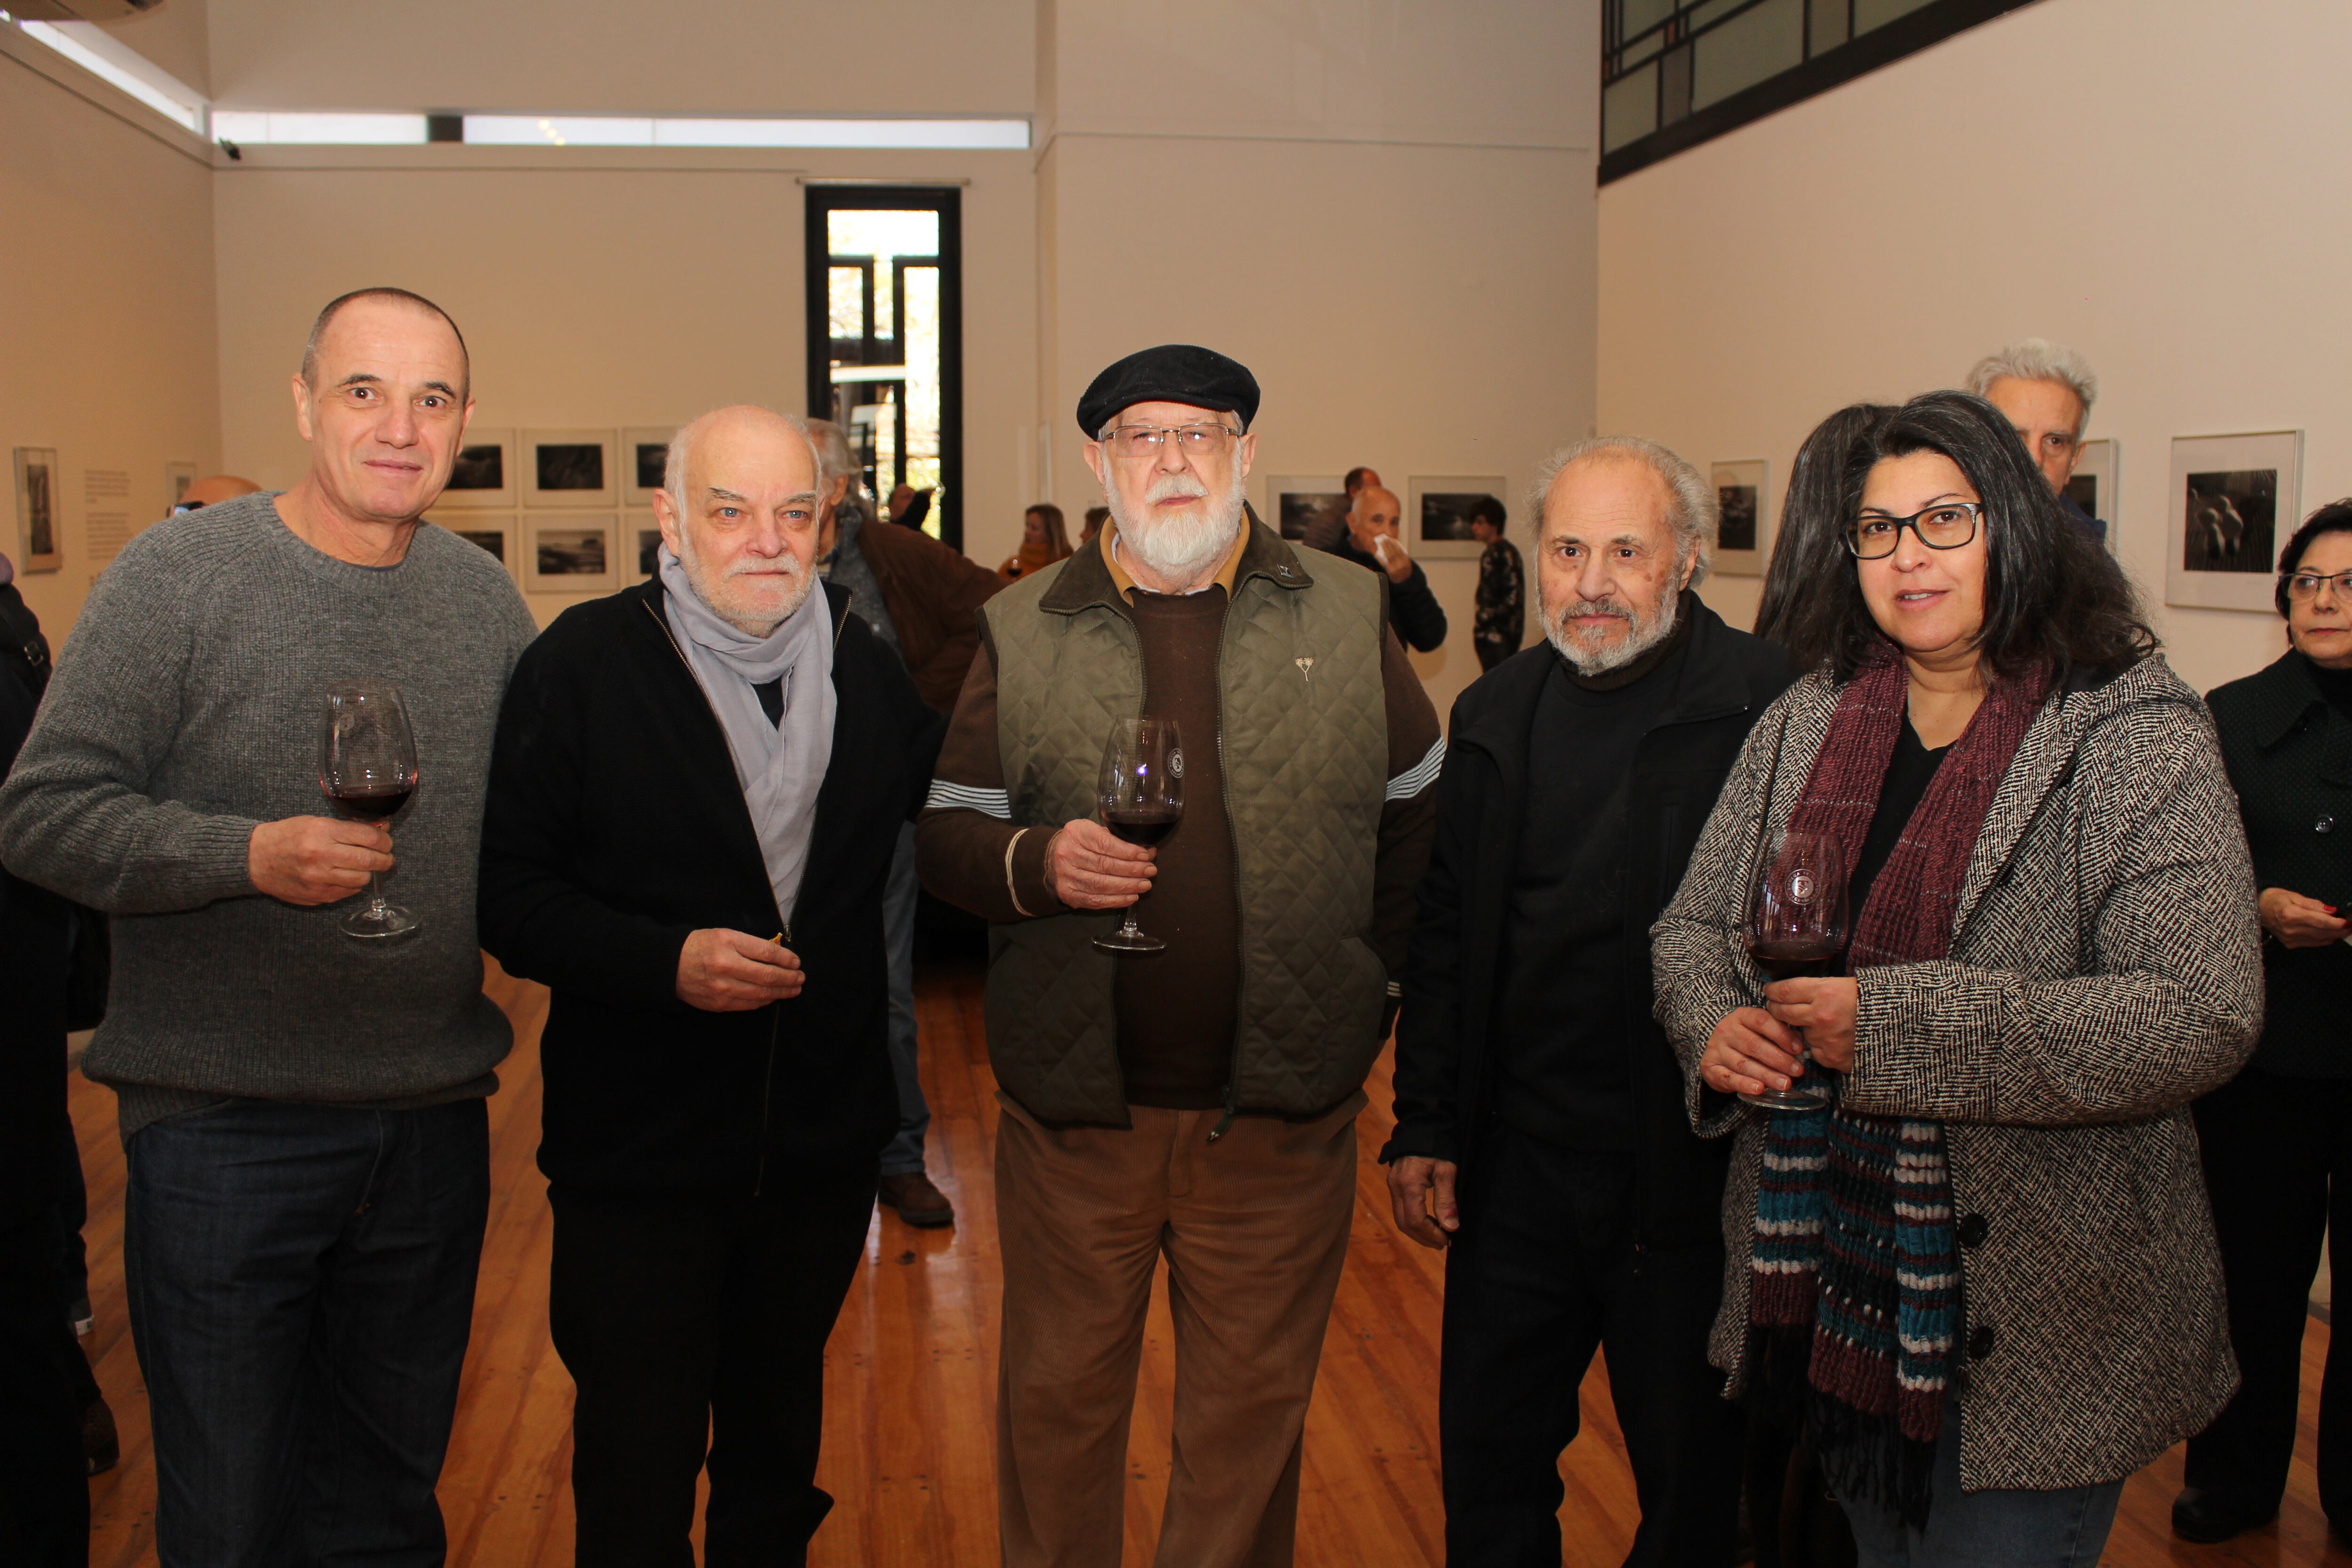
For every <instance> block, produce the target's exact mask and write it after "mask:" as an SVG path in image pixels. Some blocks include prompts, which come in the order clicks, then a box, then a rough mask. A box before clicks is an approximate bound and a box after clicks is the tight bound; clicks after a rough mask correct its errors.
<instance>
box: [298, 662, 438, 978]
mask: <svg viewBox="0 0 2352 1568" xmlns="http://www.w3.org/2000/svg"><path fill="white" fill-rule="evenodd" d="M319 790H320V794H322V795H325V796H326V797H327V799H328V800H329V801H330V802H331V803H332V805H334V808H335V810H336V811H337V812H338V813H340V814H341V815H342V816H347V817H349V818H351V819H352V821H354V822H388V821H390V820H391V818H392V816H393V815H394V813H396V812H397V811H399V810H400V808H401V807H402V806H404V805H407V804H408V797H409V796H410V795H414V794H415V793H416V740H415V736H414V735H412V734H411V733H410V731H409V728H408V710H407V709H406V708H404V706H402V704H401V700H400V688H398V687H396V686H393V685H389V684H387V683H385V682H383V681H372V680H366V681H354V682H352V683H351V684H349V685H346V686H338V687H336V688H334V689H332V690H331V691H329V692H328V693H327V710H326V713H325V714H324V716H323V717H322V718H321V720H320V725H319ZM338 923H339V924H341V927H342V929H343V934H344V935H345V936H355V937H359V938H361V939H362V940H367V941H373V940H375V939H378V938H382V937H393V936H406V935H407V934H408V933H409V932H410V931H415V929H416V926H417V921H416V917H415V915H412V914H410V913H409V912H408V911H407V910H404V909H402V908H401V907H400V906H399V905H397V904H393V903H387V902H385V901H384V896H383V887H382V886H381V885H380V884H379V883H378V882H377V880H376V878H375V874H374V873H373V872H370V873H369V874H368V901H367V903H366V905H365V907H363V908H361V909H357V910H352V912H351V913H350V914H347V915H345V916H344V917H343V918H342V920H341V921H340V922H338Z"/></svg>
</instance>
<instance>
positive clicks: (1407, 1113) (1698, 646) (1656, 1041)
mask: <svg viewBox="0 0 2352 1568" xmlns="http://www.w3.org/2000/svg"><path fill="white" fill-rule="evenodd" d="M1685 603H1686V604H1687V605H1688V606H1689V613H1690V615H1691V616H1692V625H1691V629H1690V640H1689V642H1688V643H1687V644H1686V645H1685V647H1684V649H1683V653H1682V658H1681V665H1680V674H1679V676H1678V677H1677V679H1676V681H1675V689H1674V692H1673V694H1672V696H1671V697H1669V698H1668V699H1667V700H1665V701H1664V703H1663V704H1661V705H1660V707H1659V710H1658V711H1657V712H1656V714H1655V715H1654V717H1653V718H1652V720H1651V722H1650V725H1649V728H1648V729H1647V731H1645V732H1644V733H1643V737H1642V740H1641V742H1640V743H1639V745H1638V746H1637V748H1636V749H1635V752H1634V763H1633V769H1634V773H1633V784H1632V788H1631V789H1630V790H1629V791H1628V792H1627V795H1626V801H1627V805H1626V816H1625V822H1624V824H1623V833H1624V837H1625V866H1624V874H1623V880H1622V884H1621V890H1622V897H1623V903H1624V932H1625V956H1626V963H1627V973H1626V976H1625V989H1626V1002H1627V1005H1626V1009H1625V1012H1626V1017H1627V1020H1628V1027H1627V1030H1626V1039H1625V1049H1626V1051H1627V1052H1628V1053H1629V1055H1630V1056H1631V1058H1632V1068H1633V1072H1632V1079H1633V1114H1634V1118H1635V1120H1636V1121H1637V1123H1638V1125H1637V1127H1636V1128H1635V1130H1634V1152H1633V1163H1634V1194H1635V1195H1634V1202H1635V1216H1634V1224H1635V1230H1634V1237H1633V1238H1634V1240H1635V1242H1636V1243H1637V1244H1639V1245H1642V1246H1647V1247H1677V1246H1687V1245H1691V1244H1694V1243H1712V1242H1716V1241H1717V1240H1719V1239H1720V1237H1721V1232H1722V1215H1721V1212H1720V1211H1721V1207H1722V1202H1723V1177H1724V1171H1725V1168H1726V1164H1727V1159H1728V1156H1729V1153H1730V1150H1729V1143H1730V1140H1728V1139H1713V1140H1708V1139H1702V1138H1700V1137H1698V1136H1697V1135H1696V1133H1694V1132H1693V1131H1691V1128H1690V1121H1689V1118H1688V1116H1687V1115H1686V1114H1685V1110H1684V1109H1683V1078H1682V1069H1681V1068H1680V1067H1679V1066H1678V1065H1677V1064H1676V1062H1675V1053H1674V1047H1672V1046H1670V1045H1668V1044H1667V1042H1666V1037H1665V1033H1664V1030H1662V1029H1660V1028H1659V1026H1658V1025H1657V1021H1656V1020H1655V1019H1654V1018H1653V1017H1651V1016H1650V1008H1649V1005H1648V998H1649V997H1650V995H1651V983H1650V926H1651V924H1652V923H1653V922H1654V921H1656V920H1657V918H1658V916H1659V914H1660V913H1661V912H1662V911H1664V909H1665V907H1666V905H1667V903H1668V902H1669V901H1670V900H1672V899H1673V898H1674V895H1675V889H1676V888H1677V887H1679V886H1680V885H1681V883H1682V879H1683V869H1684V868H1685V866H1686V865H1688V864H1689V861H1690V856H1691V850H1692V848H1693V847H1696V844H1697V843H1698V835H1699V829H1700V828H1702V827H1704V826H1706V818H1707V814H1708V813H1709V812H1711V811H1713V810H1714V809H1715V797H1716V796H1717V795H1718V794H1720V793H1721V792H1722V788H1723V780H1724V775H1725V774H1726V773H1728V772H1729V771H1730V768H1731V764H1732V763H1733V762H1734V760H1736V759H1737V758H1738V755H1739V748H1740V746H1741V744H1742V742H1745V741H1746V740H1747V738H1748V727H1749V726H1750V725H1752V724H1753V723H1755V721H1756V718H1757V716H1758V715H1759V714H1760V713H1761V712H1763V710H1764V709H1765V708H1766V707H1767V706H1768V705H1769V703H1770V702H1771V701H1772V700H1773V699H1774V698H1776V697H1778V696H1780V693H1781V691H1782V690H1783V689H1786V688H1787V687H1788V685H1789V683H1790V680H1791V679H1793V675H1792V672H1791V671H1790V668H1789V661H1788V658H1787V657H1786V656H1785V655H1783V654H1782V653H1781V651H1780V648H1778V647H1775V646H1773V645H1772V644H1770V643H1767V642H1763V641H1761V640H1759V639H1758V638H1756V637H1749V636H1748V634H1747V633H1745V632H1738V631H1734V630H1732V629H1731V628H1730V627H1729V626H1726V625H1724V623H1723V620H1722V617H1720V616H1717V615H1716V613H1715V612H1714V611H1712V610H1710V609H1708V608H1707V607H1706V605H1702V604H1700V603H1699V602H1698V601H1697V600H1696V598H1689V599H1686V600H1685ZM1556 658H1559V654H1557V653H1556V652H1554V651H1553V650H1552V647H1551V645H1550V644H1549V643H1542V644H1538V646H1536V647H1531V648H1528V650H1526V651H1525V652H1523V653H1519V654H1516V655H1514V656H1513V657H1511V658H1507V659H1505V660H1504V661H1503V662H1502V663H1501V664H1498V665H1496V667H1495V668H1494V669H1493V670H1491V671H1489V672H1488V673H1487V674H1486V676H1485V677H1483V678H1482V679H1479V680H1478V681H1477V682H1476V683H1475V685H1473V686H1472V687H1471V688H1470V689H1468V690H1467V691H1465V692H1464V693H1463V694H1462V696H1461V698H1460V700H1457V701H1456V702H1455V703H1454V718H1453V721H1452V723H1451V724H1450V725H1449V727H1448V728H1447V731H1446V733H1447V735H1448V737H1449V740H1448V742H1447V745H1446V749H1445V771H1444V775H1443V776H1442V777H1441V778H1440V779H1439V781H1438V798H1437V846H1436V848H1435V850H1434V852H1433V854H1432V856H1431V858H1430V863H1429V874H1428V876H1427V877H1425V878H1424V879H1423V881H1422V884H1421V916H1420V921H1419V922H1418V923H1417V924H1416V925H1415V927H1414V928H1413V933H1412V956H1411V958H1410V959H1409V961H1408V963H1407V964H1406V968H1405V976H1404V1010H1403V1012H1402V1015H1401V1016H1400V1017H1399V1018H1398V1021H1397V1045H1396V1075H1395V1085H1396V1118H1397V1129H1396V1134H1395V1136H1393V1137H1392V1138H1391V1139H1390V1140H1389V1143H1388V1147H1387V1148H1386V1149H1384V1150H1382V1151H1381V1159H1382V1160H1383V1161H1387V1160H1393V1159H1396V1158H1397V1157H1399V1156H1400V1155H1405V1154H1426V1155H1433V1156H1435V1157H1437V1158H1439V1159H1444V1160H1452V1161H1454V1162H1455V1163H1457V1164H1459V1165H1460V1166H1461V1167H1462V1173H1461V1178H1462V1180H1463V1181H1465V1182H1468V1181H1472V1180H1475V1170H1476V1166H1477V1156H1478V1150H1479V1145H1480V1144H1481V1142H1483V1141H1484V1139H1485V1137H1486V1133H1487V1131H1489V1130H1490V1129H1491V1128H1492V1127H1494V1126H1495V1125H1496V1123H1497V1122H1498V1121H1500V1112H1499V1111H1498V1110H1496V1106H1495V1104H1494V1092H1495V1090H1494V1082H1493V1080H1494V1077H1495V1073H1494V1057H1493V1045H1494V1041H1495V1039H1496V1037H1497V1036H1498V1034H1499V1032H1500V1029H1499V1023H1498V1020H1497V1019H1496V1008H1497V1007H1498V1006H1499V1005H1500V1003H1501V1000H1502V994H1503V978H1504V976H1503V955H1504V952H1505V951H1506V947H1507V943H1506V940H1505V932H1504V922H1505V921H1506V920H1507V918H1508V915H1509V911H1510V904H1511V881H1512V875H1513V871H1514V868H1515V867H1516V864H1517V858H1518V839H1519V825H1520V823H1521V822H1522V821H1523V820H1524V818H1525V817H1526V816H1527V814H1528V811H1529V810H1530V809H1532V808H1534V806H1535V803H1534V802H1533V801H1532V800H1531V798H1530V794H1531V791H1530V784H1529V780H1528V734H1529V732H1530V731H1531V730H1532V729H1533V727H1534V723H1535V713H1536V705H1537V700H1538V698H1539V697H1540V696H1541V695H1542V692H1543V686H1544V681H1545V679H1546V678H1547V677H1549V674H1550V673H1551V661H1552V660H1554V659H1556ZM1536 787H1537V789H1538V790H1539V789H1540V781H1538V783H1537V785H1536Z"/></svg>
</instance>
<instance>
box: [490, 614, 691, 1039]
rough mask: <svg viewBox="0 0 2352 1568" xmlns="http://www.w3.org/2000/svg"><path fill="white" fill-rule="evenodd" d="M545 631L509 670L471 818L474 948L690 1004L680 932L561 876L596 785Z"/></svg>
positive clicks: (594, 993) (571, 694)
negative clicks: (475, 841)
mask: <svg viewBox="0 0 2352 1568" xmlns="http://www.w3.org/2000/svg"><path fill="white" fill-rule="evenodd" d="M557 640H558V639H555V638H554V637H552V634H551V636H550V637H542V638H541V639H540V640H539V641H538V642H537V643H535V644H533V645H532V646H531V647H530V651H529V652H527V653H525V654H524V655H523V657H522V661H521V662H520V664H518V665H517V666H516V667H515V673H514V679H513V680H512V681H511V682H509V685H508V687H507V693H506V700H505V702H504V703H503V704H502V705H501V706H500V707H499V729H498V738H497V740H496V742H494V743H493V744H492V747H491V751H490V779H489V785H488V793H487V798H486V800H485V804H484V808H483V816H482V867H481V880H480V889H479V893H478V900H477V902H478V908H477V913H478V919H479V921H480V924H481V942H482V946H483V947H484V948H486V949H488V952H489V953H490V955H491V956H492V957H494V958H496V959H497V960H498V961H499V963H500V964H502V965H504V966H505V968H506V971H507V973H509V974H515V975H520V976H521V977H522V978H524V979H526V980H536V981H539V982H541V983H542V984H546V985H550V986H552V987H553V988H554V989H556V990H558V991H565V992H573V993H577V994H580V995H582V996H583V997H587V998H591V999H593V1000H594V1001H598V1002H603V1003H606V1004H608V1005H614V1006H622V1007H635V1008H644V1009H649V1010H656V1011H662V1012H675V1013H683V1012H688V1011H690V1009H689V1008H688V1006H687V1005H686V1004H685V1003H683V1002H681V1001H679V1000H678V998H677V960H678V953H679V952H680V951H681V950H682V949H683V948H684V947H685V946H686V939H687V938H688V936H689V935H691V934H692V931H691V930H690V928H688V927H686V926H682V925H665V924H663V923H662V922H660V921H655V920H651V919H648V918H647V917H646V916H643V915H633V914H627V913H625V912H623V911H622V910H616V909H614V908H613V907H612V906H611V905H610V904H607V903H605V902H604V900H601V899H598V898H595V897H594V896H593V895H592V894H590V893H588V892H587V891H586V890H584V889H582V888H580V887H579V886H577V885H576V884H574V883H573V882H572V881H571V880H570V879H569V878H568V877H567V875H566V868H567V867H568V865H569V863H570V859H571V849H570V847H571V846H572V845H573V844H575V843H577V842H578V841H579V833H580V802H581V800H582V798H583V795H585V794H586V793H587V792H588V791H590V790H593V789H596V788H599V787H603V786H601V785H600V784H599V782H598V780H597V778H596V776H595V771H594V770H593V769H591V768H590V767H589V766H587V765H586V753H587V752H588V749H589V748H588V746H587V743H586V739H587V738H586V736H585V735H584V734H583V729H584V721H585V720H586V717H587V715H588V714H589V713H590V712H591V711H592V708H591V702H592V699H591V698H590V697H589V695H588V694H587V692H586V691H585V690H584V689H583V688H584V686H585V685H586V684H587V682H586V680H585V676H586V675H587V673H588V671H587V670H585V669H584V668H583V662H584V661H582V660H581V659H580V658H579V657H578V650H577V647H576V646H574V645H571V644H570V643H569V642H568V640H567V641H566V642H565V645H564V646H562V647H560V648H558V647H551V643H553V642H555V641H557Z"/></svg>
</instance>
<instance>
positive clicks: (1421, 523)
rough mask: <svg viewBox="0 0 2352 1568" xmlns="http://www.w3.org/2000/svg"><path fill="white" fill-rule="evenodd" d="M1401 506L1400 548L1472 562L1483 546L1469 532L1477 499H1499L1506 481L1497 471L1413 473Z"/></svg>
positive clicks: (1435, 559) (1426, 554)
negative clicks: (1418, 474) (1428, 475)
mask: <svg viewBox="0 0 2352 1568" xmlns="http://www.w3.org/2000/svg"><path fill="white" fill-rule="evenodd" d="M1409 488H1410V489H1411V491H1412V494H1411V495H1409V496H1408V497H1407V498H1406V502H1405V509H1404V535H1405V539H1404V547H1405V550H1406V552H1407V553H1409V554H1413V555H1425V556H1427V557H1429V558H1430V559H1431V560H1433V561H1444V560H1448V559H1457V560H1468V561H1475V560H1476V559H1477V558H1478V557H1479V556H1480V555H1481V554H1483V553H1484V552H1486V546H1485V545H1484V544H1481V543H1480V542H1478V536H1477V535H1476V534H1475V533H1473V532H1471V531H1470V521H1471V514H1472V513H1473V512H1475V511H1476V510H1478V505H1479V503H1480V502H1481V501H1489V500H1501V499H1502V497H1503V493H1504V492H1505V491H1506V490H1507V489H1509V488H1510V482H1509V481H1508V480H1507V479H1504V478H1503V476H1502V475H1500V474H1475V475H1462V474H1447V475H1438V476H1431V477H1422V476H1415V477H1414V479H1412V482H1411V484H1410V486H1409Z"/></svg>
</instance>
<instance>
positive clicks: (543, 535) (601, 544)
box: [522, 515, 620, 594]
mask: <svg viewBox="0 0 2352 1568" xmlns="http://www.w3.org/2000/svg"><path fill="white" fill-rule="evenodd" d="M525 527H526V530H527V531H528V532H529V533H530V541H529V542H528V544H527V545H526V546H525V548H526V550H527V552H528V553H526V554H525V556H524V557H523V574H522V585H523V586H524V587H525V588H528V589H529V590H530V592H532V593H534V594H572V593H583V592H584V593H594V592H597V591H599V590H602V589H610V588H615V587H618V586H619V585H620V584H619V583H618V582H617V581H616V577H617V574H616V573H615V572H614V564H615V563H614V555H615V554H616V552H615V550H614V537H613V533H614V522H613V519H612V518H611V517H610V516H604V517H591V516H563V517H555V516H544V515H542V516H539V517H534V518H531V519H530V521H529V522H528V523H527V524H526V525H525Z"/></svg>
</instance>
